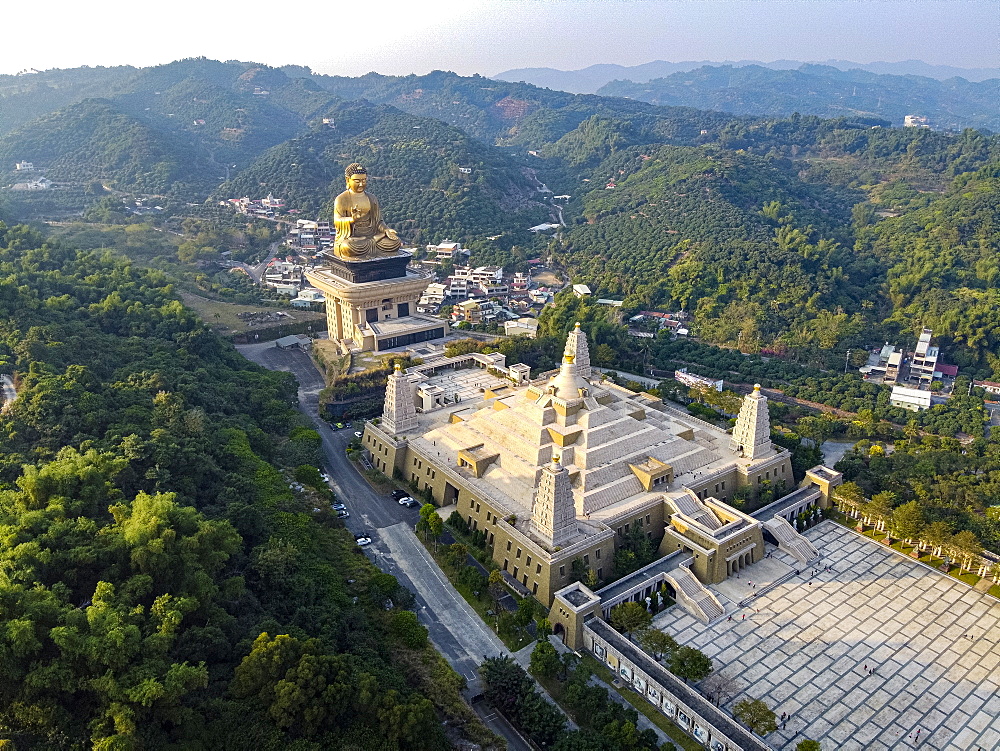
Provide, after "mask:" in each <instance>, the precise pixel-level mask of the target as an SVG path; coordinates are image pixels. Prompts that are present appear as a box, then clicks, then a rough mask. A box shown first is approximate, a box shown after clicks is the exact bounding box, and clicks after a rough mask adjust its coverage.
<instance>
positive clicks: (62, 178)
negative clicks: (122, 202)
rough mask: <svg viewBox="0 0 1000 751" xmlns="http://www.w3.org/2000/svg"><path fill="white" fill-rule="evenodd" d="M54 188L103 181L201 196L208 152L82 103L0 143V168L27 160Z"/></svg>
mask: <svg viewBox="0 0 1000 751" xmlns="http://www.w3.org/2000/svg"><path fill="white" fill-rule="evenodd" d="M25 155H30V159H29V161H33V162H34V163H37V164H38V165H39V166H40V167H41V166H44V168H45V176H46V177H47V178H48V179H50V180H52V181H54V182H68V183H76V184H86V183H88V182H91V181H106V182H108V183H109V184H112V185H115V186H121V187H124V188H127V189H129V190H132V191H135V192H136V193H153V194H163V193H166V192H168V191H172V190H181V191H198V190H202V191H203V190H205V189H206V188H207V187H208V186H209V185H210V184H211V179H210V177H209V171H210V158H209V154H208V152H207V151H205V150H204V149H199V148H197V146H196V145H194V144H191V143H188V142H185V141H184V140H183V139H180V138H177V137H176V136H175V135H173V134H171V133H166V132H163V131H158V130H156V129H154V128H152V127H150V126H148V125H146V124H144V123H142V122H140V121H139V120H137V119H135V118H134V117H131V116H130V115H127V114H125V113H124V112H122V111H121V110H120V109H118V108H117V107H116V106H115V105H114V104H112V103H111V102H109V101H107V100H105V99H87V100H84V101H83V102H80V103H79V104H73V105H71V106H69V107H67V108H66V109H64V110H60V111H59V112H54V113H52V114H51V115H45V116H43V117H41V118H40V119H38V120H35V121H33V122H32V123H30V124H28V125H25V126H22V127H21V128H19V129H18V130H15V131H14V132H12V133H9V134H8V135H6V136H4V137H3V138H0V164H4V165H10V166H7V168H6V170H4V171H5V172H6V171H7V170H9V169H10V167H11V166H13V164H14V162H16V161H20V160H21V159H24V158H27V157H26V156H25Z"/></svg>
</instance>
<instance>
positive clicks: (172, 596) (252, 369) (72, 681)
mask: <svg viewBox="0 0 1000 751" xmlns="http://www.w3.org/2000/svg"><path fill="white" fill-rule="evenodd" d="M0 270H2V274H3V282H2V283H0V353H2V358H3V359H2V363H0V369H2V370H3V372H5V373H8V374H12V375H13V377H14V379H15V381H16V383H17V387H18V396H17V399H16V400H15V401H14V402H13V403H12V405H11V406H10V408H9V409H8V410H5V411H4V413H3V414H2V415H0V435H2V436H3V440H2V441H0V537H2V539H3V544H2V545H0V604H2V607H0V634H3V638H2V639H0V658H2V659H0V674H2V676H3V681H2V682H0V746H12V747H15V748H18V749H53V748H72V749H77V748H95V749H106V750H110V749H179V748H183V749H233V751H237V750H239V751H243V750H244V749H248V748H254V749H273V750H274V751H279V750H284V749H289V748H295V749H301V750H302V751H320V750H321V749H330V748H340V749H351V750H352V751H353V750H357V751H368V750H369V749H406V750H409V749H442V750H443V749H445V748H449V747H451V743H450V742H449V740H448V738H447V737H446V735H445V733H446V731H445V727H446V726H447V727H448V728H451V729H450V730H448V732H449V733H452V734H453V736H452V737H453V738H457V736H458V735H459V734H463V733H464V734H466V735H468V736H469V737H470V738H471V739H473V740H476V741H479V742H488V741H489V739H490V734H489V733H488V732H486V731H485V730H484V729H482V727H481V726H480V725H479V724H478V721H476V720H475V719H473V715H472V712H471V710H470V709H469V708H468V706H467V705H465V704H464V703H463V702H462V700H461V698H460V697H459V694H458V689H459V688H460V686H461V684H462V679H461V678H460V677H459V676H458V675H456V674H455V673H453V672H452V671H451V670H450V668H448V667H447V665H446V664H445V663H444V662H443V661H442V658H441V657H440V655H438V654H437V653H436V652H434V651H433V649H432V648H430V647H429V646H428V643H427V632H426V630H425V629H424V628H423V627H422V626H420V625H419V624H418V623H417V620H416V617H415V616H414V615H413V613H412V612H410V611H407V610H402V609H399V608H394V609H392V610H389V611H387V610H386V609H385V608H384V602H385V600H386V599H387V598H392V599H393V601H394V602H395V603H396V604H397V605H398V606H400V607H406V606H407V605H408V603H409V602H410V601H412V596H410V595H409V594H408V593H407V592H406V591H405V590H403V589H401V588H400V587H399V585H398V583H397V581H396V579H395V578H394V577H392V576H389V575H387V574H382V573H379V572H378V570H377V569H375V567H374V566H373V565H372V564H371V563H370V562H369V561H368V559H367V558H365V557H364V556H363V555H360V550H359V549H358V548H357V547H356V546H355V545H354V540H353V539H352V538H351V537H350V536H349V534H348V533H347V531H346V530H344V529H343V528H342V526H341V525H340V524H339V522H337V521H336V519H335V518H334V516H333V514H332V512H331V511H330V510H329V506H330V503H331V501H332V500H333V498H332V494H331V493H330V491H329V489H328V487H327V486H326V484H325V483H323V482H321V481H320V480H319V472H318V470H317V469H316V468H315V466H314V465H315V463H316V462H317V461H318V454H319V435H318V434H317V433H316V432H315V431H313V430H311V429H309V428H307V427H305V426H304V425H303V423H304V422H305V421H304V419H303V418H302V417H301V416H300V415H299V413H298V412H297V411H296V410H295V409H294V408H293V404H294V402H295V398H296V397H295V384H294V380H293V379H292V377H291V376H290V375H288V374H286V373H273V372H269V371H265V370H263V369H262V368H259V367H257V366H256V365H253V364H251V363H250V362H248V361H247V360H245V359H244V358H243V357H242V356H241V355H239V354H238V353H237V352H236V351H235V350H234V349H233V348H232V346H231V345H229V344H228V343H226V342H224V341H222V340H221V339H220V338H219V337H217V336H216V335H214V334H213V333H211V332H210V331H209V330H208V328H207V327H206V326H205V325H204V324H203V323H202V322H201V321H199V320H198V319H197V317H195V316H194V315H193V314H192V313H191V312H190V311H188V310H187V309H185V308H184V307H183V306H182V305H181V303H180V302H178V301H177V300H176V299H175V298H174V295H173V290H172V287H171V285H170V284H169V283H168V282H167V280H166V279H165V277H164V276H163V275H162V274H160V273H159V272H155V271H154V272H151V271H140V270H138V269H136V268H134V267H133V266H132V265H130V264H129V263H127V262H125V261H124V260H122V259H121V258H120V257H117V256H114V255H112V254H110V253H99V252H96V251H77V250H74V249H72V248H68V247H58V246H55V245H47V244H45V243H43V241H42V238H41V237H39V236H38V235H37V233H34V232H33V231H31V230H29V229H28V228H26V227H23V226H20V227H13V228H9V227H7V226H6V225H3V224H0ZM310 465H312V466H310ZM293 476H294V477H295V478H299V479H302V481H303V482H305V483H306V485H308V486H310V487H306V488H305V489H303V490H298V489H293V488H292V487H291V486H290V483H289V481H290V479H291V478H292V477H293ZM303 478H304V479H303Z"/></svg>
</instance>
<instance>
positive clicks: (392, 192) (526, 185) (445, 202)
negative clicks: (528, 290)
mask: <svg viewBox="0 0 1000 751" xmlns="http://www.w3.org/2000/svg"><path fill="white" fill-rule="evenodd" d="M326 119H327V121H328V122H327V123H326V124H324V123H315V124H314V126H313V129H312V130H311V132H309V133H308V134H306V135H303V136H301V137H299V138H295V139H292V140H290V141H287V142H285V143H283V144H281V145H280V146H276V147H274V148H273V149H271V150H269V151H268V152H266V153H265V154H264V155H263V156H261V157H260V159H258V160H257V161H256V162H254V163H253V164H252V165H250V167H248V168H247V169H246V170H244V171H243V172H241V173H240V174H239V175H238V176H237V177H236V178H234V179H233V180H232V181H231V182H229V183H226V184H224V185H223V186H222V187H221V188H220V189H219V190H218V192H217V194H216V195H217V196H220V197H222V196H226V195H253V194H256V193H259V192H260V191H261V189H262V187H264V188H266V190H267V191H273V192H274V194H275V195H280V196H283V197H284V198H285V200H286V201H288V202H289V203H290V204H291V205H294V206H296V207H299V208H300V210H302V211H303V212H305V213H306V214H307V215H311V214H315V213H317V212H319V211H320V210H321V209H322V210H324V211H326V212H327V215H329V212H330V211H332V200H333V198H334V197H335V196H336V195H337V194H338V193H340V192H341V191H342V190H343V189H344V172H343V168H344V166H346V164H347V163H348V161H349V160H350V161H360V162H362V163H363V164H364V165H365V166H366V167H367V169H368V171H369V173H370V175H371V190H372V191H373V192H374V193H375V195H377V196H378V198H379V201H380V203H381V205H382V206H383V207H384V208H383V215H384V218H385V221H386V222H387V223H389V224H390V226H392V227H394V228H395V229H396V230H397V231H399V232H400V235H401V237H403V239H404V240H405V241H406V242H410V243H423V242H429V241H436V242H440V241H441V240H444V239H445V238H446V237H459V236H461V237H470V236H471V237H481V236H483V235H494V234H501V233H504V232H523V231H524V228H525V227H530V226H532V225H533V224H537V223H538V222H540V221H543V220H544V219H546V218H548V216H549V211H548V209H547V208H546V207H545V206H543V205H542V204H541V203H540V202H539V200H538V199H537V190H536V188H535V184H534V183H533V182H531V181H530V180H529V179H528V178H527V177H526V175H525V174H524V173H523V172H522V171H521V170H520V169H519V168H518V167H517V166H516V164H515V163H513V162H512V161H511V160H510V159H508V158H507V157H506V156H505V155H504V154H502V153H500V152H498V151H497V150H496V149H493V148H491V147H489V146H487V145H485V144H483V143H481V142H479V141H476V140H474V139H472V138H470V137H469V136H467V135H466V134H465V133H463V132H462V131H460V130H458V129H457V128H452V127H449V126H447V125H445V124H443V123H441V122H440V121H437V120H433V119H430V118H425V117H414V116H412V115H408V114H406V113H404V112H401V111H399V110H397V109H395V108H393V107H389V106H386V105H371V104H368V103H366V102H350V103H342V104H340V105H339V106H336V107H332V108H330V109H329V110H327V112H326Z"/></svg>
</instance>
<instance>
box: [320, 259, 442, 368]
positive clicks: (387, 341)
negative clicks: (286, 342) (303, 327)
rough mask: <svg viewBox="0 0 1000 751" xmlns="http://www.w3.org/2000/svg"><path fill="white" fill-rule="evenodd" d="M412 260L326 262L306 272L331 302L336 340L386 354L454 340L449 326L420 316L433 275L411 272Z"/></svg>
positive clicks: (329, 309) (328, 315) (331, 329)
mask: <svg viewBox="0 0 1000 751" xmlns="http://www.w3.org/2000/svg"><path fill="white" fill-rule="evenodd" d="M410 258H411V255H410V254H409V253H398V254H396V255H392V256H384V257H382V258H373V259H371V260H361V261H346V260H344V259H342V258H330V257H326V258H324V262H325V265H324V266H322V267H320V268H316V269H313V270H312V271H307V272H306V278H307V279H308V280H309V282H310V283H311V284H312V285H313V286H315V287H317V288H318V289H320V290H322V292H323V294H324V296H325V297H326V319H327V324H328V326H329V332H330V334H329V335H330V338H331V339H341V340H343V339H350V340H352V341H353V342H354V344H355V345H356V346H357V347H359V348H360V349H362V350H367V351H370V352H381V351H384V350H387V349H394V348H396V347H406V346H410V345H413V344H417V343H419V342H424V341H429V340H432V339H441V338H443V337H445V336H447V335H448V332H449V328H448V323H447V322H446V321H443V320H441V319H439V318H433V317H431V316H425V315H420V314H418V313H416V312H415V309H416V304H417V301H418V300H419V299H420V296H421V295H422V294H423V293H424V290H425V289H427V285H428V284H430V283H431V282H432V281H433V275H432V274H430V273H428V272H424V271H413V270H408V269H407V268H406V266H407V263H409V261H410Z"/></svg>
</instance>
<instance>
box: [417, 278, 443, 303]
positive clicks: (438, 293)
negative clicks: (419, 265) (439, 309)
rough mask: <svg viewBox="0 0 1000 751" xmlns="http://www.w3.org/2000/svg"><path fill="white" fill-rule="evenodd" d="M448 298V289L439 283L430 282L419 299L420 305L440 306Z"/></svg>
mask: <svg viewBox="0 0 1000 751" xmlns="http://www.w3.org/2000/svg"><path fill="white" fill-rule="evenodd" d="M446 297H448V287H447V286H446V285H444V284H441V282H431V283H430V284H428V285H427V289H425V290H424V294H423V295H422V296H421V298H420V303H419V304H420V305H440V304H441V303H443V302H444V299H445V298H446Z"/></svg>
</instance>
